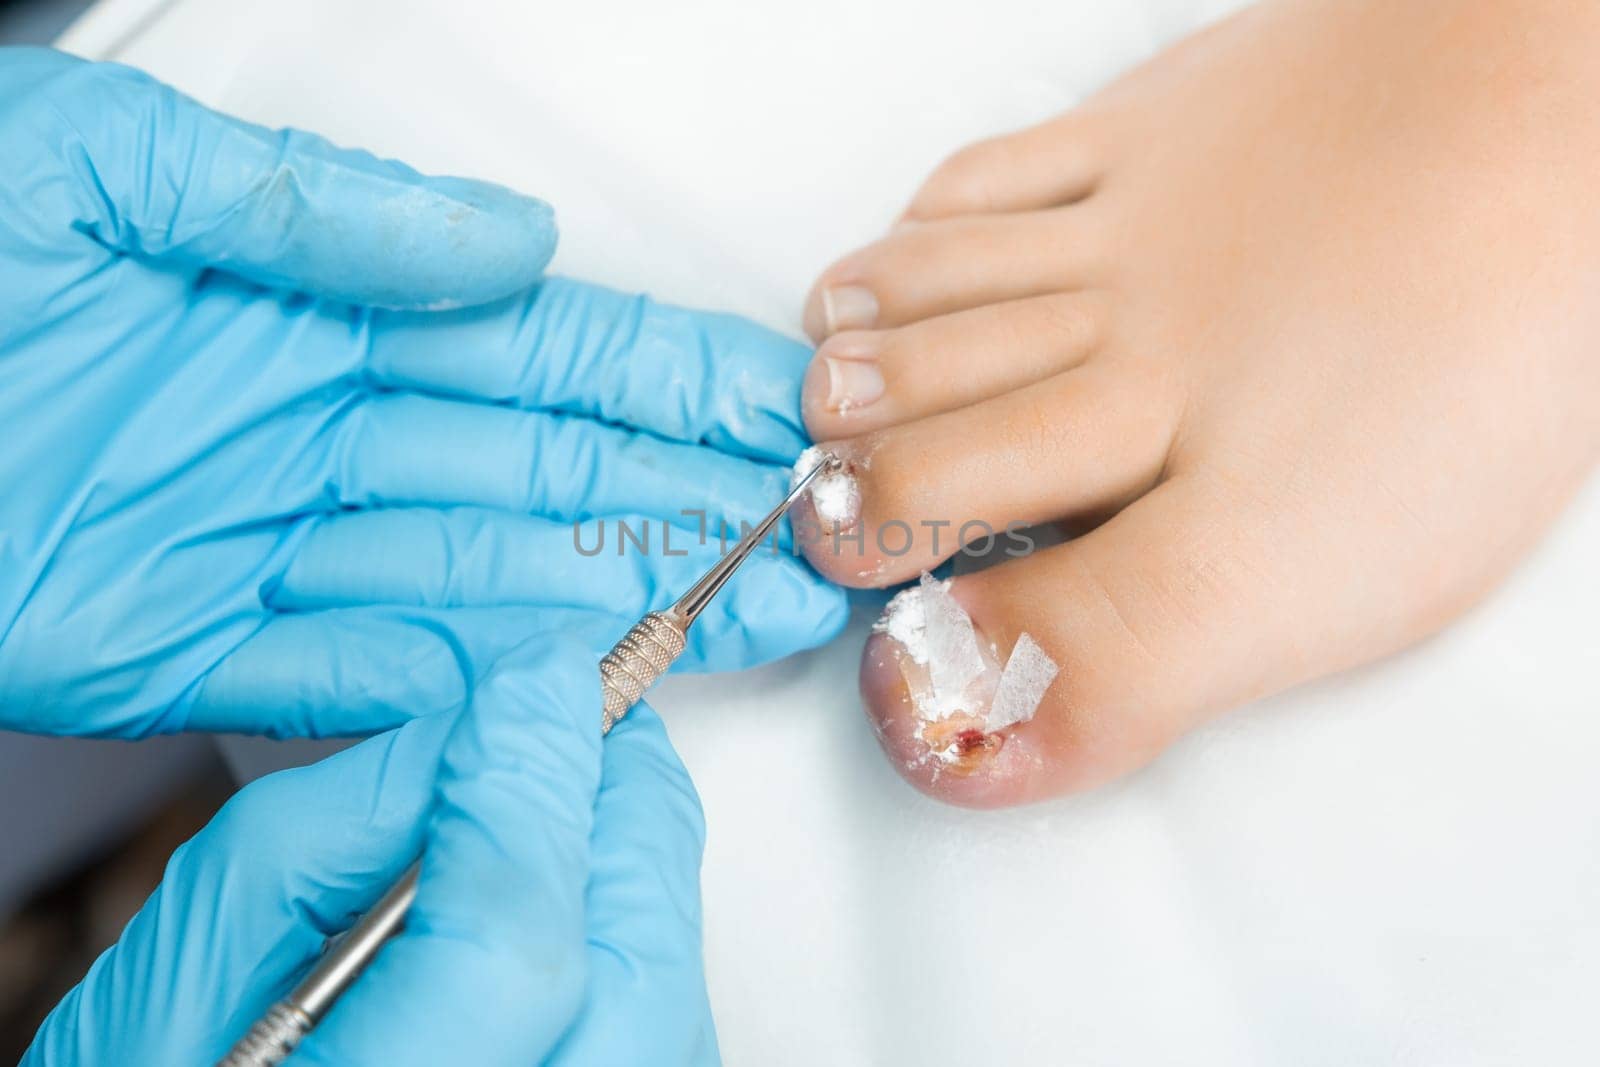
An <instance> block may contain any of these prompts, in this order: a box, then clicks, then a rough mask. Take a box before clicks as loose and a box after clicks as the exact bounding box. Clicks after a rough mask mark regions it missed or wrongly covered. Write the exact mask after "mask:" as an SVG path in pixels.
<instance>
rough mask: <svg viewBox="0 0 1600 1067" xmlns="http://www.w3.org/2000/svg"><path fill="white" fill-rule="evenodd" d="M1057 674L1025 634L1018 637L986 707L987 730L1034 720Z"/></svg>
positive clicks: (1056, 670)
mask: <svg viewBox="0 0 1600 1067" xmlns="http://www.w3.org/2000/svg"><path fill="white" fill-rule="evenodd" d="M1060 672H1061V668H1060V667H1058V666H1056V661H1055V660H1053V659H1051V658H1050V657H1049V655H1047V654H1046V653H1045V650H1044V649H1042V648H1040V647H1039V643H1038V642H1037V641H1035V640H1034V639H1033V638H1031V637H1029V636H1028V635H1027V634H1025V633H1024V634H1021V635H1020V636H1018V638H1017V643H1016V645H1015V647H1013V648H1012V649H1011V658H1010V659H1008V660H1006V669H1005V670H1004V671H1002V672H1001V673H1000V684H999V685H997V686H996V687H995V690H994V700H993V702H991V703H990V705H989V714H988V717H987V720H988V721H987V723H986V725H987V727H988V729H989V730H990V731H991V732H992V731H995V730H1000V729H1004V728H1005V727H1007V726H1015V725H1016V724H1017V723H1019V722H1027V721H1028V720H1029V719H1031V718H1033V713H1034V712H1035V711H1038V710H1039V702H1040V701H1041V700H1043V699H1044V691H1045V690H1046V689H1049V688H1050V683H1051V682H1053V681H1055V678H1056V675H1057V674H1059V673H1060Z"/></svg>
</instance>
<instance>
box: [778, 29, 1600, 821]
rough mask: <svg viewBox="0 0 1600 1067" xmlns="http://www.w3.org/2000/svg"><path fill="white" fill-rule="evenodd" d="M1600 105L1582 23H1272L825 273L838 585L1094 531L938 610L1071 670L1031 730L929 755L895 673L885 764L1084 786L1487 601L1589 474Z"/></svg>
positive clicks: (1072, 126)
mask: <svg viewBox="0 0 1600 1067" xmlns="http://www.w3.org/2000/svg"><path fill="white" fill-rule="evenodd" d="M1596 100H1600V5H1596V4H1594V3H1591V2H1587V0H1566V2H1557V0H1439V2H1437V3H1396V2H1394V0H1282V2H1276V3H1268V4H1264V5H1262V6H1259V7H1256V8H1252V9H1249V10H1247V11H1245V12H1243V13H1241V14H1239V15H1237V16H1235V17H1233V18H1232V19H1230V20H1228V21H1225V22H1223V23H1221V24H1219V25H1216V26H1214V27H1212V28H1210V29H1208V30H1206V31H1204V32H1202V33H1200V34H1199V35H1197V36H1194V37H1192V38H1190V39H1188V40H1186V41H1184V42H1182V43H1180V44H1179V45H1177V46H1176V47H1174V48H1172V49H1170V50H1168V51H1167V52H1165V53H1164V54H1162V55H1159V56H1158V57H1156V58H1155V59H1153V60H1152V61H1150V62H1149V63H1147V64H1145V65H1144V66H1143V67H1141V68H1139V69H1137V70H1135V71H1133V72H1132V73H1130V74H1129V75H1127V76H1126V77H1124V78H1123V79H1121V80H1120V81H1118V82H1117V83H1115V84H1113V85H1112V86H1110V87H1109V88H1107V89H1106V90H1105V91H1103V92H1102V93H1100V94H1099V95H1098V96H1096V97H1094V98H1092V99H1091V100H1089V101H1088V102H1087V103H1086V104H1085V105H1083V106H1082V107H1080V108H1078V109H1076V110H1074V111H1071V112H1069V113H1067V114H1065V115H1062V116H1061V117H1059V118H1057V119H1054V120H1052V121H1049V122H1047V123H1045V124H1043V125H1041V126H1038V127H1035V128H1032V129H1027V130H1023V131H1021V132H1017V133H1013V134H1010V135H1006V136H1001V137H997V138H995V139H993V140H989V141H985V142H982V143H979V144H975V145H972V146H970V147H968V148H966V149H964V150H962V151H960V152H957V153H956V154H955V155H954V156H952V157H951V158H950V159H949V160H948V161H946V162H945V163H944V164H943V165H941V166H940V167H938V168H937V170H935V171H934V173H933V174H932V176H931V177H930V178H929V179H928V180H927V182H926V183H925V184H924V185H923V186H922V188H921V189H920V190H919V191H918V192H917V193H916V195H915V197H914V198H913V199H912V201H911V204H910V207H909V208H908V210H907V211H906V212H905V215H904V217H903V218H901V219H900V220H898V221H897V222H896V224H895V225H894V226H893V227H892V228H891V229H890V230H889V232H888V233H887V234H885V235H884V236H883V237H882V238H881V239H880V240H878V241H876V242H875V243H873V244H870V245H868V246H867V247H864V248H861V249H859V250H857V251H855V252H853V253H851V254H849V255H847V256H845V257H844V258H843V259H840V260H839V261H838V262H836V263H834V264H833V265H832V266H830V267H829V268H828V269H827V270H826V271H825V272H824V273H823V274H822V275H821V277H820V278H819V279H818V281H817V283H816V285H815V287H814V289H813V290H812V292H811V294H810V296H809V298H808V302H807V306H806V311H805V321H806V326H807V329H808V331H809V332H810V333H811V334H812V335H813V337H814V339H815V340H817V341H818V342H819V343H820V344H819V349H818V352H817V355H816V358H815V361H814V363H813V365H812V366H811V368H810V371H809V375H808V378H807V382H806V389H805V412H806V421H807V426H808V428H809V429H810V431H811V433H812V435H813V437H815V438H816V439H817V440H819V441H822V442H824V443H825V446H826V447H827V448H829V449H831V450H833V451H834V452H836V453H837V454H838V455H839V456H840V457H841V458H843V459H844V460H845V461H846V463H847V466H848V467H849V469H850V471H851V473H852V474H853V476H854V477H855V478H856V481H857V484H858V487H859V492H860V499H859V517H858V518H857V517H856V516H855V515H854V514H852V515H851V516H848V517H846V518H844V519H842V520H841V519H839V517H838V516H833V517H832V521H829V522H821V521H820V520H819V519H818V517H817V515H816V514H815V509H812V510H811V511H809V512H807V511H806V509H805V507H804V505H802V508H801V511H800V513H799V514H798V515H797V522H800V523H803V524H805V525H807V526H810V525H812V524H815V525H817V526H820V527H821V528H822V529H823V530H824V534H823V536H821V537H820V538H811V539H808V546H807V554H808V556H809V558H810V559H811V561H812V563H813V564H814V565H815V566H816V567H817V568H818V569H819V570H821V571H822V572H823V573H824V574H826V575H828V576H829V577H831V578H833V579H835V580H837V581H839V582H842V583H844V584H847V585H852V586H875V587H881V586H889V585H894V584H897V583H901V582H904V581H907V580H909V579H913V578H916V577H917V575H918V574H919V573H920V572H922V571H924V570H928V569H931V568H933V567H935V566H936V565H938V564H939V563H940V562H941V561H943V560H945V559H948V558H950V557H951V556H952V555H953V554H955V552H956V549H957V545H956V543H955V531H957V530H958V529H959V528H960V527H961V526H962V524H963V523H966V522H972V521H974V520H976V521H980V522H983V523H986V524H987V525H988V527H989V528H993V529H997V530H1003V529H1004V528H1005V527H1006V526H1007V525H1008V524H1019V523H1021V524H1039V525H1041V526H1046V527H1054V528H1058V529H1066V530H1068V531H1070V535H1069V536H1068V537H1066V538H1065V539H1064V540H1060V542H1059V543H1057V544H1055V545H1053V546H1052V547H1044V548H1040V549H1039V550H1037V551H1034V552H1033V553H1031V554H1029V555H1026V556H1025V557H1019V558H1013V559H1004V560H1002V561H1001V562H1000V563H998V565H994V566H990V567H987V568H986V569H983V570H980V571H977V572H975V573H970V574H965V575H963V576H961V577H958V578H957V579H956V580H955V581H954V583H953V585H952V586H951V587H950V592H951V593H952V594H953V595H954V596H955V597H956V599H957V600H958V601H959V602H960V604H961V605H962V606H964V607H965V609H966V610H967V611H968V612H969V613H970V615H971V617H972V620H973V622H974V624H975V626H976V629H977V633H978V635H979V636H980V638H981V639H982V640H983V642H984V643H985V644H986V646H989V651H991V652H992V653H993V654H994V656H996V657H998V660H999V661H1000V662H1003V661H1004V659H1005V656H1006V654H1007V651H1008V650H1009V649H1011V648H1012V647H1013V646H1014V645H1015V643H1016V642H1017V641H1018V638H1019V635H1021V634H1023V633H1027V634H1029V635H1031V637H1032V638H1033V639H1034V640H1036V641H1037V642H1038V644H1039V645H1040V646H1041V647H1042V648H1043V650H1044V651H1045V652H1046V653H1047V654H1048V655H1049V657H1050V658H1051V659H1053V660H1054V662H1055V663H1056V665H1058V666H1059V668H1060V670H1059V674H1057V675H1056V676H1055V678H1054V680H1053V682H1052V683H1051V684H1050V686H1049V688H1048V689H1047V690H1046V692H1045V695H1044V698H1043V700H1042V702H1041V703H1040V704H1039V706H1038V709H1037V713H1036V714H1035V716H1034V717H1033V718H1032V719H1031V720H1030V721H1026V722H1022V723H1020V724H1017V725H1012V726H1008V727H1006V728H1004V729H1003V730H1000V731H997V732H995V733H994V734H993V735H983V734H981V733H979V734H976V735H975V734H974V731H973V729H971V727H972V725H973V721H972V720H970V719H955V720H952V721H950V722H946V723H943V724H935V726H934V728H933V729H930V728H928V724H927V723H926V722H924V721H923V720H922V719H920V718H919V715H918V712H917V709H916V707H915V700H914V698H913V696H912V694H911V693H910V692H909V691H908V686H909V685H910V684H911V683H910V682H909V681H908V678H909V676H910V674H912V673H915V669H912V668H907V667H906V662H907V661H906V656H905V651H904V649H903V648H902V647H901V646H900V644H899V643H898V642H897V641H896V640H895V639H894V638H893V637H892V636H890V635H889V634H886V633H880V634H874V635H873V637H872V638H871V639H870V640H869V642H868V644H867V647H866V649H865V650H864V653H863V660H862V667H861V687H862V693H863V697H864V700H865V704H866V708H867V712H868V715H869V717H870V719H871V721H872V722H873V724H874V727H875V728H876V731H877V733H878V736H879V738H880V740H881V742H882V744H883V746H884V748H885V750H886V752H887V753H888V755H889V757H890V759H891V760H892V762H893V763H894V765H895V766H896V768H898V769H899V770H900V772H901V773H902V774H903V775H904V776H905V777H906V778H907V779H908V780H910V781H911V782H912V783H913V784H914V785H916V786H917V787H918V788H920V789H922V790H924V791H925V792H928V793H929V794H931V795H934V796H936V797H939V798H941V799H944V800H947V801H951V802H954V803H958V804H965V805H970V806H1001V805H1009V804H1018V803H1024V802H1029V801H1036V800H1040V799H1043V798H1047V797H1052V796H1056V795H1060V794H1063V793H1067V792H1071V791H1075V790H1082V789H1085V788H1088V787H1091V786H1094V785H1096V784H1098V783H1102V782H1105V781H1107V780H1109V779H1112V778H1115V777H1117V776H1119V775H1123V774H1126V773H1128V772H1129V771H1131V770H1133V769H1135V768H1138V767H1140V766H1141V765H1143V764H1145V763H1146V762H1148V761H1149V760H1151V759H1152V758H1154V757H1155V756H1156V755H1157V754H1158V753H1160V752H1161V751H1162V750H1163V748H1165V747H1166V746H1168V745H1169V744H1170V743H1171V742H1172V741H1173V740H1174V739H1176V738H1177V737H1179V736H1181V735H1182V734H1183V733H1184V732H1185V731H1188V730H1190V729H1191V728H1193V727H1194V726H1196V725H1197V724H1199V723H1201V722H1203V721H1205V720H1206V719H1207V718H1208V717H1210V716H1213V715H1216V714H1218V713H1220V712H1222V711H1225V710H1227V709H1229V708H1231V707H1234V706H1237V705H1239V704H1241V703H1244V702H1246V701H1249V700H1251V699H1253V698H1256V697H1260V696H1263V695H1266V694H1270V693H1273V692H1276V691H1279V690H1282V689H1284V688H1287V687H1289V686H1293V685H1295V684H1297V683H1300V682H1303V681H1306V680H1309V679H1311V678H1314V677H1317V676H1320V675H1324V674H1328V673H1330V672H1333V671H1337V670H1340V669H1343V668H1347V667H1350V666H1353V665H1355V664H1359V663H1362V662H1364V661H1368V660H1371V659H1373V658H1375V657H1379V656H1383V655H1385V654H1388V653H1391V652H1394V651H1396V650H1398V649H1401V648H1403V647H1405V646H1407V645H1409V644H1412V643H1414V642H1416V641H1418V640H1419V639H1421V638H1423V637H1424V636H1426V635H1428V634H1430V633H1432V632H1433V631H1435V630H1437V629H1439V628H1440V627H1442V626H1444V625H1445V624H1446V623H1447V622H1449V621H1450V620H1451V619H1452V618H1454V617H1456V616H1457V615H1459V614H1461V613H1462V612H1463V611H1464V610H1466V609H1467V608H1468V607H1469V606H1471V605H1472V604H1473V603H1474V602H1476V601H1478V600H1479V599H1480V598H1482V597H1483V596H1484V595H1485V594H1486V593H1487V592H1488V591H1489V590H1490V589H1492V588H1493V587H1494V586H1495V584H1496V583H1497V582H1499V581H1500V580H1501V579H1502V578H1503V577H1504V576H1505V575H1506V573H1507V572H1508V571H1509V570H1510V569H1511V568H1512V567H1513V566H1514V565H1515V564H1516V562H1517V561H1518V559H1519V558H1520V557H1521V556H1522V555H1523V554H1524V553H1525V552H1527V551H1528V549H1529V548H1530V546H1531V545H1533V544H1534V542H1535V541H1536V539H1537V538H1539V536H1540V535H1541V533H1542V532H1543V531H1544V530H1545V529H1546V527H1547V526H1548V525H1549V524H1550V522H1551V521H1552V519H1553V518H1554V517H1555V516H1556V515H1557V514H1558V512H1559V511H1560V509H1561V508H1562V507H1563V505H1564V504H1565V503H1566V501H1567V500H1568V499H1569V498H1570V496H1571V495H1572V494H1573V493H1574V492H1575V490H1576V489H1577V487H1578V486H1579V485H1580V484H1581V483H1582V481H1583V480H1584V478H1585V476H1586V474H1587V473H1588V472H1589V470H1590V469H1591V467H1592V465H1593V463H1594V460H1595V457H1596V455H1597V453H1600V208H1597V207H1596V205H1595V194H1594V191H1593V190H1594V178H1595V174H1596V172H1597V166H1600V108H1597V107H1596V106H1595V104H1594V102H1595V101H1596ZM941 522H943V523H946V524H947V525H943V526H940V525H939V523H941ZM899 524H904V526H905V527H907V528H909V529H908V530H903V529H902V528H901V525H899ZM797 528H798V527H797ZM981 531H982V528H981V527H972V528H971V530H970V532H971V535H972V536H973V537H978V536H979V535H980V534H981ZM852 538H855V539H856V540H852ZM936 541H937V543H935V542H936ZM952 730H956V731H957V732H959V733H960V734H961V736H962V737H963V738H964V740H963V742H962V744H961V745H960V746H959V749H958V750H957V752H956V754H957V756H959V758H958V759H955V760H953V761H952V760H951V759H950V758H948V756H949V753H948V752H947V753H946V758H930V754H931V751H930V750H931V748H932V747H934V746H937V745H945V744H946V743H947V740H948V739H946V738H945V737H944V734H946V733H950V732H951V731H952Z"/></svg>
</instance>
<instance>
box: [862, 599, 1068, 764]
mask: <svg viewBox="0 0 1600 1067" xmlns="http://www.w3.org/2000/svg"><path fill="white" fill-rule="evenodd" d="M873 630H874V631H875V632H876V633H881V634H887V635H888V636H889V637H891V638H893V639H894V641H895V642H896V643H897V644H898V645H899V646H900V648H901V651H902V653H903V654H904V655H905V656H906V658H907V659H909V660H910V661H911V662H912V663H914V664H917V665H919V666H923V667H925V668H926V670H927V676H928V684H927V686H926V689H925V690H924V689H921V688H918V689H917V690H916V691H915V692H914V694H913V700H914V701H915V703H916V708H917V713H918V715H920V716H921V717H922V719H923V720H925V721H928V722H935V721H937V720H939V719H943V718H947V717H949V716H950V715H954V714H957V713H964V714H967V715H973V716H976V717H979V718H981V719H982V720H983V725H984V729H985V730H986V731H988V732H990V733H993V732H994V731H996V730H1001V729H1004V728H1005V727H1007V726H1015V725H1017V724H1018V723H1024V722H1027V721H1028V720H1029V719H1032V718H1033V715H1034V712H1035V711H1037V710H1038V707H1039V702H1040V701H1041V700H1043V699H1044V694H1045V690H1047V689H1049V688H1050V683H1051V682H1053V681H1055V677H1056V675H1057V674H1058V673H1060V668H1059V667H1058V666H1057V665H1056V663H1055V661H1054V660H1052V659H1051V658H1050V657H1049V655H1048V654H1047V653H1046V652H1045V651H1044V649H1042V648H1040V647H1039V643H1038V642H1037V641H1035V640H1034V639H1033V638H1032V637H1030V636H1029V635H1028V634H1026V633H1023V634H1021V635H1019V636H1018V638H1017V643H1016V645H1015V646H1014V647H1013V648H1012V650H1011V656H1010V658H1009V659H1008V660H1007V661H1006V665H1005V668H1004V670H1001V669H1000V668H998V667H997V666H996V665H995V664H994V662H993V660H992V657H991V656H985V655H984V651H983V645H982V644H981V641H980V638H979V637H978V633H977V630H976V629H975V628H974V627H973V625H972V617H971V616H970V615H968V614H967V612H966V609H965V608H963V607H962V606H961V602H960V601H958V600H957V599H956V598H955V597H954V596H953V595H952V594H951V592H950V582H948V581H942V582H941V581H939V580H938V579H936V578H934V577H933V576H932V575H930V574H924V575H923V576H922V579H921V581H920V582H919V583H918V584H917V585H915V586H913V587H911V588H910V589H904V590H901V591H900V592H899V593H897V594H896V595H895V596H894V598H893V599H891V600H890V601H889V603H888V605H887V606H886V607H885V608H884V611H883V616H882V617H881V618H880V619H879V620H878V622H877V624H876V625H874V626H873Z"/></svg>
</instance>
